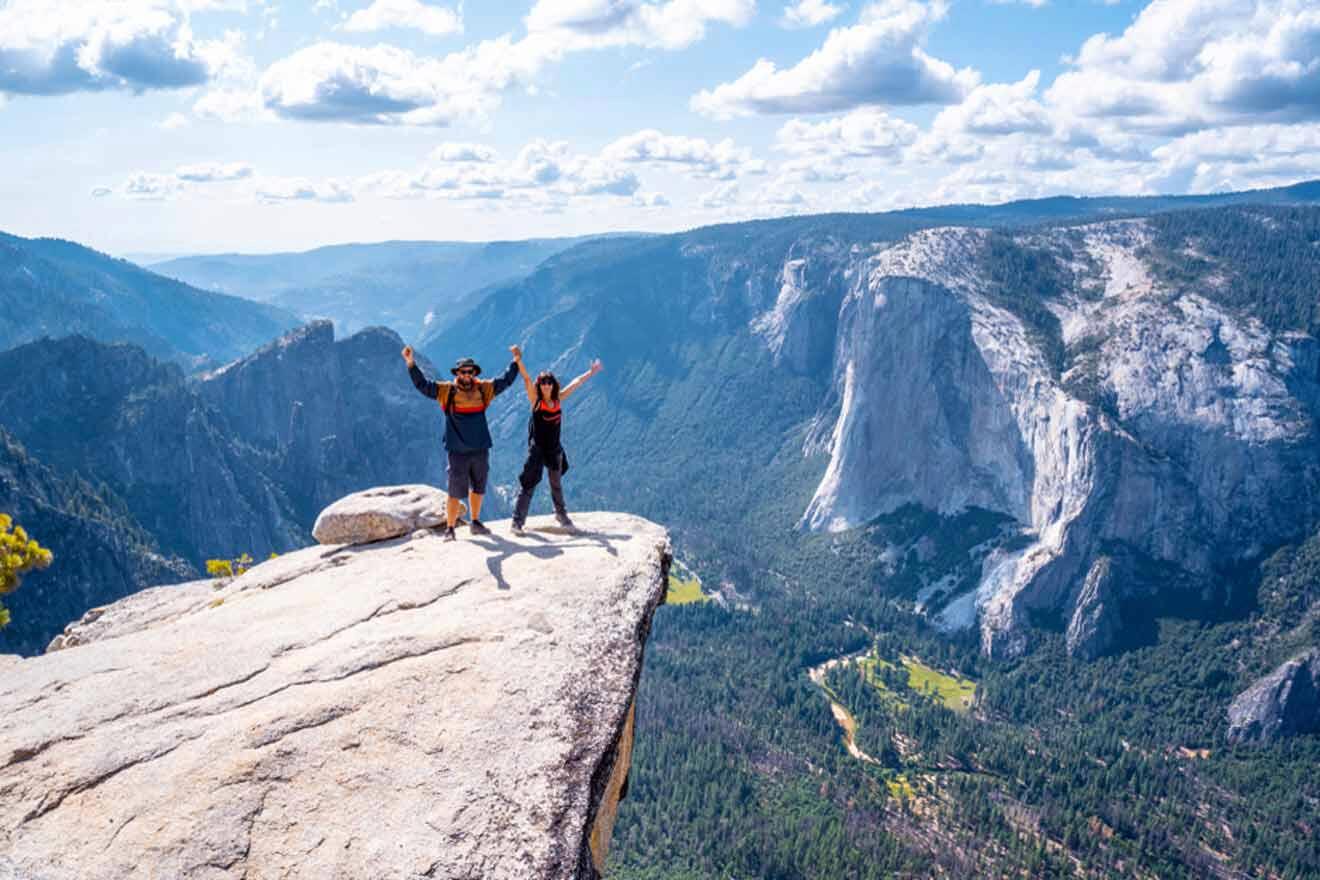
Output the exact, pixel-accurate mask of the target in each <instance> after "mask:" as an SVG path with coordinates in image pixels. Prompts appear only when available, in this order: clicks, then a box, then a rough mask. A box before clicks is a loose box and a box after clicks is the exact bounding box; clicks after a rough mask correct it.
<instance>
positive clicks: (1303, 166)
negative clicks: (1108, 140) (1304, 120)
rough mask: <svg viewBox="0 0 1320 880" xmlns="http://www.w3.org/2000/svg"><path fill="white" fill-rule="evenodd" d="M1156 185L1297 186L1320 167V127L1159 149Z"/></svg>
mask: <svg viewBox="0 0 1320 880" xmlns="http://www.w3.org/2000/svg"><path fill="white" fill-rule="evenodd" d="M1153 158H1154V159H1155V161H1156V162H1158V163H1159V166H1160V171H1159V174H1158V176H1157V178H1156V182H1155V185H1156V186H1157V187H1159V188H1161V189H1165V190H1173V191H1178V192H1196V193H1205V192H1221V191H1224V190H1240V189H1251V188H1255V187H1261V186H1275V185H1279V184H1284V183H1293V182H1296V181H1297V180H1300V179H1303V178H1313V177H1315V176H1316V169H1317V168H1320V124H1315V123H1312V124H1307V125H1256V126H1242V127H1234V128H1223V129H1218V130H1214V131H1202V132H1197V133H1195V134H1190V135H1186V136H1184V137H1180V138H1177V139H1176V140H1173V141H1170V142H1169V143H1166V144H1164V145H1162V146H1160V147H1158V148H1156V149H1155V151H1154V153H1153Z"/></svg>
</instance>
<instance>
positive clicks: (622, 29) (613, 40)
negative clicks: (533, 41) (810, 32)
mask: <svg viewBox="0 0 1320 880" xmlns="http://www.w3.org/2000/svg"><path fill="white" fill-rule="evenodd" d="M755 12H756V0H660V2H650V0H537V2H536V5H535V6H533V7H532V10H531V12H529V13H528V15H527V18H526V20H525V23H526V25H527V31H528V33H533V34H537V33H540V34H553V35H555V38H556V39H557V40H558V41H559V42H560V43H561V46H562V48H564V49H586V48H598V47H603V46H630V45H631V46H645V47H647V48H654V49H671V50H672V49H682V48H686V47H687V46H690V45H692V44H693V43H695V42H697V41H699V40H701V39H703V38H704V37H705V36H706V26H707V25H708V24H710V23H712V22H717V23H723V24H730V25H734V26H741V25H744V24H746V23H747V22H748V21H750V20H751V17H752V15H753V14H754V13H755Z"/></svg>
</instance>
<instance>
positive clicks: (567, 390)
mask: <svg viewBox="0 0 1320 880" xmlns="http://www.w3.org/2000/svg"><path fill="white" fill-rule="evenodd" d="M603 369H605V368H604V367H603V366H601V363H600V359H599V358H597V359H596V360H594V361H592V362H591V369H589V370H587V371H586V372H585V373H583V374H582V375H581V376H578V377H577V378H576V379H574V380H573V381H572V382H569V383H568V385H566V386H564V388H563V389H561V390H560V392H559V399H560V400H563V399H565V398H567V397H568V396H569V395H570V394H572V393H573V392H574V391H577V390H578V389H579V388H581V387H582V385H583V383H585V382H586V381H587V380H588V379H590V378H591V377H592V376H594V375H596V374H597V373H599V372H600V371H601V370H603Z"/></svg>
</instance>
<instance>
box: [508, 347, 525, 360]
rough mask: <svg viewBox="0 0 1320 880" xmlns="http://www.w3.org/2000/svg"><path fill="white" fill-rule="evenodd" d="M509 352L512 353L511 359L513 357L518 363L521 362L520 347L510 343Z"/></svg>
mask: <svg viewBox="0 0 1320 880" xmlns="http://www.w3.org/2000/svg"><path fill="white" fill-rule="evenodd" d="M509 353H510V354H512V355H513V359H514V360H515V361H517V362H518V363H522V349H521V348H519V347H518V346H516V345H510V346H509Z"/></svg>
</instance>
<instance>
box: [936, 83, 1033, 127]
mask: <svg viewBox="0 0 1320 880" xmlns="http://www.w3.org/2000/svg"><path fill="white" fill-rule="evenodd" d="M1039 84H1040V71H1038V70H1033V71H1031V72H1030V73H1028V74H1027V75H1026V76H1025V77H1023V78H1022V79H1021V80H1020V81H1018V82H1016V83H987V84H983V85H979V86H977V87H976V88H975V89H973V90H972V91H971V93H970V94H968V95H967V97H966V98H964V99H963V100H962V102H961V103H959V104H956V105H954V106H952V107H948V108H946V109H944V110H941V111H940V113H939V116H937V117H936V118H935V123H934V126H933V127H934V128H937V129H945V130H949V131H960V132H967V133H968V134H976V135H1006V134H1016V133H1019V132H1024V133H1028V134H1045V133H1048V132H1049V131H1051V129H1052V128H1053V127H1054V124H1053V122H1052V120H1051V118H1050V113H1049V111H1048V110H1047V109H1046V108H1045V106H1044V105H1043V104H1041V103H1040V101H1038V100H1037V99H1036V87H1037V86H1038V85H1039Z"/></svg>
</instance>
